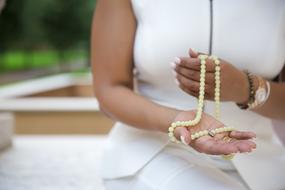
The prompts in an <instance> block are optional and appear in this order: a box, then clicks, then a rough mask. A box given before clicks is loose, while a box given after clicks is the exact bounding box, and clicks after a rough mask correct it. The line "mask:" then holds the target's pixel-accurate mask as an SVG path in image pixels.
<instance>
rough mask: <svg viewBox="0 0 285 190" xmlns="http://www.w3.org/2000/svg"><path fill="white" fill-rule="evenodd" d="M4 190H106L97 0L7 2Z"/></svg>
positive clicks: (0, 103) (106, 122) (106, 123)
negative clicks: (95, 64)
mask: <svg viewBox="0 0 285 190" xmlns="http://www.w3.org/2000/svg"><path fill="white" fill-rule="evenodd" d="M4 4H5V6H4V8H3V10H2V12H1V13H0V190H17V189H21V190H22V189H29V190H32V189H37V190H40V189H61V190H62V189H63V190H64V189H82V190H85V189H93V190H94V189H96V190H97V189H98V190H100V189H102V184H101V180H100V177H99V175H100V170H99V167H100V158H101V155H102V147H103V145H104V141H105V134H106V133H108V131H109V130H110V128H111V127H112V124H113V122H112V121H111V120H110V119H108V118H106V117H105V116H104V115H103V114H101V113H100V112H99V108H98V102H97V101H96V98H95V97H94V95H93V89H92V79H91V73H90V70H91V69H90V60H89V57H90V48H89V47H90V32H91V23H92V17H93V12H94V9H95V6H96V1H95V0H84V1H78V0H40V1H35V0H6V2H5V1H4V0H0V10H1V7H2V6H3V5H4Z"/></svg>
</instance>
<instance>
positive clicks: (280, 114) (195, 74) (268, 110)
mask: <svg viewBox="0 0 285 190" xmlns="http://www.w3.org/2000/svg"><path fill="white" fill-rule="evenodd" d="M198 55H199V53H197V52H195V51H193V50H192V49H190V50H189V57H182V58H180V59H181V62H180V63H179V64H173V65H174V66H173V69H174V75H175V77H176V79H177V83H178V85H179V87H180V88H181V89H182V90H184V91H185V92H186V93H188V94H190V95H192V96H195V97H198V92H199V81H200V80H199V76H200V71H199V67H200V64H199V59H198ZM220 60H221V63H220V66H221V101H231V102H236V103H245V102H247V101H248V99H249V92H248V81H247V76H246V74H245V73H244V72H243V71H241V70H239V69H237V68H236V67H234V66H233V65H232V64H231V63H229V62H227V61H225V60H223V59H220ZM206 64H207V67H206V69H207V72H206V86H205V91H206V96H205V97H206V99H208V100H213V99H214V94H215V93H214V89H215V79H214V74H215V65H214V63H213V61H211V60H207V63H206ZM270 84H271V91H270V96H269V98H268V100H267V101H266V103H265V104H264V105H263V106H261V107H259V108H256V109H254V110H252V111H254V112H256V113H259V114H261V115H263V116H266V117H269V118H271V119H277V120H285V101H284V97H285V83H274V82H270ZM254 86H255V87H257V86H258V81H257V80H254Z"/></svg>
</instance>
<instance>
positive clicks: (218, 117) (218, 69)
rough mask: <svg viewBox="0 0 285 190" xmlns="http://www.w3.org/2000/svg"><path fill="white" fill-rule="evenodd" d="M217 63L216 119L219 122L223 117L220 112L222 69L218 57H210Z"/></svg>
mask: <svg viewBox="0 0 285 190" xmlns="http://www.w3.org/2000/svg"><path fill="white" fill-rule="evenodd" d="M209 58H210V59H212V60H213V61H214V63H215V117H216V119H217V120H219V119H220V117H221V111H220V91H221V78H220V75H221V67H220V60H219V59H218V58H217V57H216V56H210V57H209Z"/></svg>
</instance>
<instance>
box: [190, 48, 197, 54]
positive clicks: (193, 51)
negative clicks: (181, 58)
mask: <svg viewBox="0 0 285 190" xmlns="http://www.w3.org/2000/svg"><path fill="white" fill-rule="evenodd" d="M190 49H191V51H192V52H193V53H195V54H198V53H197V52H196V51H195V50H194V49H192V48H190Z"/></svg>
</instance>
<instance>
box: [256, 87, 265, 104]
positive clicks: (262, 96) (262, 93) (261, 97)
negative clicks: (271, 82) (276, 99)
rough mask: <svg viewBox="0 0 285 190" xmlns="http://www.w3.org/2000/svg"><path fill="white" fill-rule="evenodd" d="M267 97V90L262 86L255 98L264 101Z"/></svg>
mask: <svg viewBox="0 0 285 190" xmlns="http://www.w3.org/2000/svg"><path fill="white" fill-rule="evenodd" d="M265 98H266V91H265V89H264V88H260V89H258V90H257V91H256V93H255V100H257V101H258V102H259V103H261V102H264V101H265Z"/></svg>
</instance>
